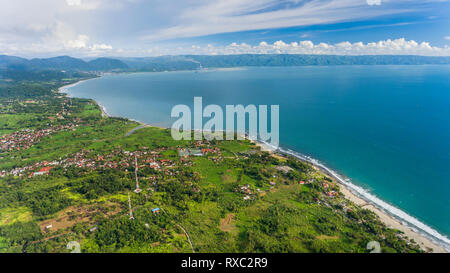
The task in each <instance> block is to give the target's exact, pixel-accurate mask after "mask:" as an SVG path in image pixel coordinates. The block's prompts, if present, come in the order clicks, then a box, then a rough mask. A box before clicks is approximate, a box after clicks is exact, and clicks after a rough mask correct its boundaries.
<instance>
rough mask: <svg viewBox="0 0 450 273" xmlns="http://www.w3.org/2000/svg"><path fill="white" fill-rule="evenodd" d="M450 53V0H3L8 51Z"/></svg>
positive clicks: (1, 32) (0, 34)
mask: <svg viewBox="0 0 450 273" xmlns="http://www.w3.org/2000/svg"><path fill="white" fill-rule="evenodd" d="M240 53H255V54H262V53H292V54H339V55H365V54H408V55H410V54H412V55H427V56H450V0H14V1H11V0H0V54H6V55H15V56H22V57H28V58H32V57H50V56H59V55H70V56H74V57H84V58H88V57H98V56H128V57H142V56H159V55H179V54H209V55H217V54H240Z"/></svg>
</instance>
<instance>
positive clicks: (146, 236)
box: [0, 74, 421, 252]
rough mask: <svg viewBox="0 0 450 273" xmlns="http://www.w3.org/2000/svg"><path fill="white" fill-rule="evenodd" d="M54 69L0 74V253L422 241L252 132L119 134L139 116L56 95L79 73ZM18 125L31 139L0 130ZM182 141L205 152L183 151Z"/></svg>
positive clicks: (270, 248)
mask: <svg viewBox="0 0 450 273" xmlns="http://www.w3.org/2000/svg"><path fill="white" fill-rule="evenodd" d="M55 75H56V76H55V78H53V79H51V80H50V81H42V80H41V81H32V80H29V79H26V80H25V79H22V80H18V81H14V82H4V83H3V84H0V94H1V96H0V104H1V113H0V115H1V117H2V119H1V122H0V137H5V138H4V139H6V140H7V141H9V142H12V143H13V144H15V145H13V146H7V147H12V148H10V149H2V150H0V171H2V177H1V178H0V252H68V251H70V250H68V249H67V248H66V246H67V243H68V242H70V241H78V242H80V244H81V250H82V251H83V252H192V251H196V252H368V250H367V249H366V245H367V243H368V242H369V241H373V240H375V241H378V242H380V244H381V247H382V251H384V252H420V251H421V250H420V249H419V248H418V247H417V246H416V245H415V244H414V243H412V242H410V241H409V240H407V239H405V238H404V237H403V235H402V234H401V233H400V232H399V231H397V230H393V229H389V228H387V227H386V226H385V225H384V224H382V223H381V222H380V221H379V220H378V218H377V216H376V215H375V214H374V213H372V212H371V211H369V210H366V209H362V208H360V207H358V206H356V205H355V204H353V203H351V202H350V201H348V200H346V199H344V198H343V197H342V196H341V195H340V194H333V195H332V196H330V195H329V193H330V192H332V193H333V192H336V193H338V192H339V185H337V184H336V183H334V182H333V181H332V180H331V179H330V178H328V177H327V176H326V175H324V174H323V173H320V172H318V171H316V170H315V169H314V168H312V167H311V166H310V165H309V164H307V163H304V162H301V161H298V160H296V159H294V158H289V157H274V156H272V155H270V154H268V153H266V152H262V151H261V150H260V149H259V148H258V147H257V146H256V145H254V144H252V143H250V142H249V141H219V142H216V141H211V142H209V141H206V140H204V141H201V142H195V141H174V140H173V139H172V138H171V137H170V132H169V131H168V130H164V129H159V128H153V127H147V128H143V129H140V130H138V131H136V132H134V133H133V134H131V135H129V136H126V133H127V132H129V131H130V130H131V129H133V128H135V127H137V126H138V125H139V124H137V123H136V122H133V121H129V120H126V119H120V118H106V117H102V115H101V110H100V108H99V107H98V106H97V105H96V104H95V103H94V102H92V101H90V100H85V99H76V98H67V97H65V96H62V95H61V94H59V93H57V92H56V90H57V88H58V87H59V86H61V85H63V84H66V83H70V82H73V81H76V80H78V79H80V78H79V77H78V76H74V75H72V78H61V75H59V74H55ZM65 76H66V75H64V77H65ZM90 76H92V77H93V76H95V75H90ZM64 126H65V127H64ZM48 128H52V131H51V132H50V133H49V134H46V135H44V136H42V137H35V135H36V133H37V132H42V131H43V130H46V129H48ZM58 128H59V129H58ZM24 129H27V130H25V131H24ZM17 132H21V135H20V136H21V137H24V138H25V139H29V138H27V137H29V136H32V137H33V142H32V143H31V144H30V145H27V146H24V147H25V148H23V149H22V148H20V147H21V146H20V145H25V144H24V143H23V142H17V143H15V141H18V140H17V139H14V138H13V139H12V140H11V139H10V138H8V136H10V135H11V134H14V133H17ZM18 147H19V148H20V149H19V148H18ZM180 148H190V149H193V148H204V149H209V150H208V151H209V152H207V153H205V154H204V155H203V156H199V157H186V158H184V157H183V158H182V157H180V156H179V155H178V150H179V149H180ZM135 161H138V165H139V169H138V171H137V174H138V177H139V183H140V189H141V190H142V191H141V192H140V193H135V192H133V190H134V189H135V178H136V177H135ZM155 166H157V167H155ZM300 181H303V182H304V183H299V182H300ZM128 198H130V203H129V202H128ZM129 205H130V206H131V208H132V214H133V218H134V219H130V215H129V213H130V211H129ZM185 232H186V233H188V234H189V237H190V238H191V241H192V242H191V243H192V246H191V243H190V242H189V241H188V240H187V236H186V233H185Z"/></svg>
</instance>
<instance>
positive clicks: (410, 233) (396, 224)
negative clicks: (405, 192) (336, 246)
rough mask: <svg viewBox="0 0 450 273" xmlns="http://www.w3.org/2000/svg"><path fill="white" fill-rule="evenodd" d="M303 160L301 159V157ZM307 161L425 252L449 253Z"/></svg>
mask: <svg viewBox="0 0 450 273" xmlns="http://www.w3.org/2000/svg"><path fill="white" fill-rule="evenodd" d="M252 142H253V143H255V144H256V145H257V146H259V147H261V149H262V150H264V151H268V152H270V153H271V154H272V155H273V156H275V157H277V158H280V157H285V155H284V154H282V153H278V152H274V151H273V150H271V149H270V148H269V147H268V146H267V145H265V144H264V143H260V142H257V141H252ZM300 160H301V159H300ZM303 161H305V162H307V163H310V164H312V165H313V167H314V168H315V169H316V170H318V171H321V172H322V173H324V174H325V175H327V176H328V177H330V178H331V179H332V180H333V181H335V182H336V183H338V184H339V185H340V190H341V193H342V194H343V195H344V196H345V198H346V199H348V200H350V201H351V202H353V203H355V204H356V205H359V206H361V207H363V208H365V209H368V210H371V211H373V212H374V213H375V214H376V215H378V217H379V219H380V221H381V222H383V223H384V224H385V225H386V226H387V227H389V228H394V229H398V230H400V231H402V232H403V233H404V235H405V236H406V237H408V238H409V239H413V240H414V241H415V242H416V243H417V244H418V245H419V246H420V247H421V248H422V249H423V250H424V251H425V252H431V253H448V251H447V250H446V249H445V248H443V247H442V246H440V245H438V244H436V243H434V242H432V241H431V240H430V239H428V238H427V237H425V236H424V235H422V234H420V233H418V232H416V231H415V230H413V229H411V228H410V227H408V226H406V225H404V224H402V223H401V222H400V221H398V220H397V219H395V218H394V217H392V216H391V215H389V214H388V213H386V212H384V211H383V210H381V209H379V208H377V207H376V206H375V205H374V204H372V203H371V202H369V201H366V200H364V199H363V198H361V197H359V196H358V195H357V194H355V193H353V192H352V191H351V190H350V189H349V188H348V187H347V186H346V185H345V184H343V183H341V182H340V181H339V180H338V179H335V177H334V175H333V174H330V173H329V172H328V171H327V170H324V169H323V168H321V167H320V166H317V165H315V164H314V163H312V162H310V161H307V160H303Z"/></svg>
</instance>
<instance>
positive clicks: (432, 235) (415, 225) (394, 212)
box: [259, 141, 450, 251]
mask: <svg viewBox="0 0 450 273" xmlns="http://www.w3.org/2000/svg"><path fill="white" fill-rule="evenodd" d="M259 142H261V141H259ZM262 143H263V144H264V145H266V146H269V147H271V146H270V144H268V143H264V142H262ZM272 148H273V147H272ZM277 151H279V152H281V153H283V154H288V155H292V156H294V157H297V158H299V159H301V160H304V161H307V162H309V163H311V164H312V165H314V166H316V167H319V168H321V169H323V170H325V171H326V172H328V173H329V174H330V175H331V176H333V177H334V178H335V179H337V180H338V181H339V182H340V183H341V184H343V185H345V186H347V187H348V188H349V190H351V191H352V192H353V193H354V194H356V195H357V196H359V197H361V198H362V199H364V200H365V201H367V202H369V203H370V204H372V205H374V206H375V207H377V208H378V209H381V210H382V211H384V212H385V213H387V214H388V215H391V216H392V217H394V218H395V219H396V220H398V221H400V223H401V224H402V225H404V226H406V227H408V228H410V229H412V230H413V231H415V232H417V233H419V234H421V235H423V236H425V237H426V238H427V239H429V240H431V241H432V242H434V243H436V244H438V245H440V246H442V247H443V248H445V249H446V250H447V251H450V240H449V239H448V238H447V237H446V236H444V235H442V234H440V233H439V232H438V231H436V230H435V229H433V228H431V227H429V226H427V225H426V224H424V223H422V222H421V221H419V220H418V219H416V218H415V217H413V216H411V215H409V214H407V213H406V212H404V211H402V210H400V209H398V208H396V207H394V206H393V205H390V204H388V203H387V202H385V201H383V200H381V199H380V198H378V197H376V196H375V195H373V194H370V193H369V192H368V191H367V190H365V189H363V188H362V187H360V186H357V185H355V184H353V183H350V182H349V181H348V180H346V179H344V178H342V177H341V176H340V175H338V174H337V173H336V172H335V171H333V170H331V169H330V168H328V167H326V166H325V165H323V164H322V163H320V162H319V161H318V160H316V159H314V158H311V157H309V156H305V155H302V154H300V153H298V152H295V151H292V150H284V149H282V148H278V149H277Z"/></svg>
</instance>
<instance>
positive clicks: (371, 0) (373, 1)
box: [366, 0, 381, 6]
mask: <svg viewBox="0 0 450 273" xmlns="http://www.w3.org/2000/svg"><path fill="white" fill-rule="evenodd" d="M366 1H367V5H369V6H373V5H376V6H379V5H381V0H366Z"/></svg>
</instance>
